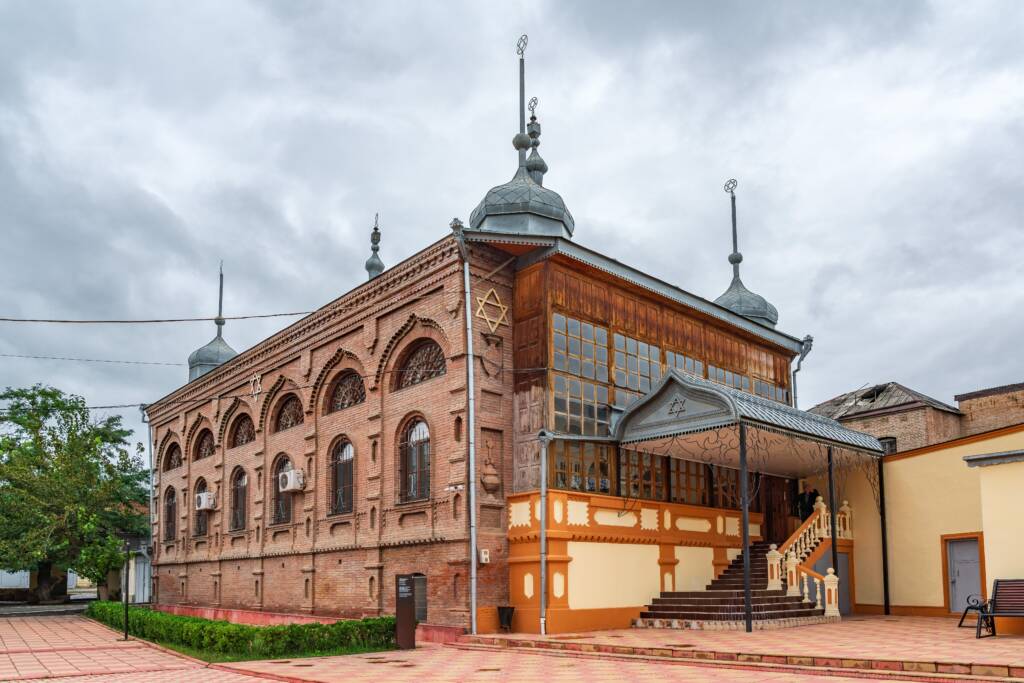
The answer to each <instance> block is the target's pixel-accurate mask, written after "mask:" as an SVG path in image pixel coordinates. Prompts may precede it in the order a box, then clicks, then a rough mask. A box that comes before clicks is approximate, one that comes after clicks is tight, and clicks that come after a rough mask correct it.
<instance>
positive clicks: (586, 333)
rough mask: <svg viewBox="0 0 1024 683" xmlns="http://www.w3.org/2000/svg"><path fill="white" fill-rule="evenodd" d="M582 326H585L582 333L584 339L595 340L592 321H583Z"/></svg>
mask: <svg viewBox="0 0 1024 683" xmlns="http://www.w3.org/2000/svg"><path fill="white" fill-rule="evenodd" d="M582 328H583V329H582V334H581V335H580V336H581V337H583V338H584V339H586V340H588V341H593V340H594V326H593V325H591V324H590V323H583V325H582Z"/></svg>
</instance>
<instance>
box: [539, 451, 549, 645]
mask: <svg viewBox="0 0 1024 683" xmlns="http://www.w3.org/2000/svg"><path fill="white" fill-rule="evenodd" d="M548 440H549V438H548V435H547V434H546V433H545V432H541V434H540V634H541V635H542V636H543V635H547V631H548V628H547V626H548V618H547V617H548V614H547V610H548Z"/></svg>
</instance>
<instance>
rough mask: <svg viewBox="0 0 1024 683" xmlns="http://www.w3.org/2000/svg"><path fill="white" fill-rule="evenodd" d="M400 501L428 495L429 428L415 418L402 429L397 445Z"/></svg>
mask: <svg viewBox="0 0 1024 683" xmlns="http://www.w3.org/2000/svg"><path fill="white" fill-rule="evenodd" d="M399 453H400V459H401V482H402V484H401V485H402V488H401V491H400V496H401V499H402V501H411V500H424V499H426V498H429V497H430V430H429V429H427V423H426V422H424V421H423V420H421V419H419V418H417V419H414V420H412V421H411V422H410V423H409V424H408V426H406V428H405V429H404V430H403V433H402V441H401V444H400V446H399Z"/></svg>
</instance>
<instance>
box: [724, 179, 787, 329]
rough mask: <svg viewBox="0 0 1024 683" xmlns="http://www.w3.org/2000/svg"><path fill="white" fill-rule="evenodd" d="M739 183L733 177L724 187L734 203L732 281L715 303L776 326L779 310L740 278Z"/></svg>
mask: <svg viewBox="0 0 1024 683" xmlns="http://www.w3.org/2000/svg"><path fill="white" fill-rule="evenodd" d="M738 185H739V183H737V182H736V179H735V178H731V179H729V180H727V181H726V183H725V187H724V189H725V192H726V194H728V195H729V201H730V203H731V205H732V253H731V254H729V263H731V264H732V282H731V283H730V284H729V288H728V289H727V290H725V292H724V293H723V294H722V296H720V297H718V298H717V299H715V303H716V304H718V305H719V306H722V307H724V308H728V309H729V310H730V311H732V312H733V313H737V314H739V315H742V316H744V317H746V318H750V319H751V320H753V321H755V322H758V323H761V324H762V325H766V326H768V327H775V325H776V323H778V322H779V312H778V310H776V308H775V307H774V306H772V305H771V304H770V303H768V300H767V299H765V298H764V297H763V296H761V295H759V294H755V293H753V292H751V291H750V290H749V289H747V288H746V286H745V285H744V284H743V280H741V279H740V264H741V263H742V262H743V254H741V253H740V247H739V237H738V234H737V230H736V187H737V186H738Z"/></svg>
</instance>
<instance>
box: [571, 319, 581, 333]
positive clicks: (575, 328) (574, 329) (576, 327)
mask: <svg viewBox="0 0 1024 683" xmlns="http://www.w3.org/2000/svg"><path fill="white" fill-rule="evenodd" d="M568 322H569V325H568V327H569V336H570V337H578V336H580V321H579V320H576V319H575V318H569V320H568Z"/></svg>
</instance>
